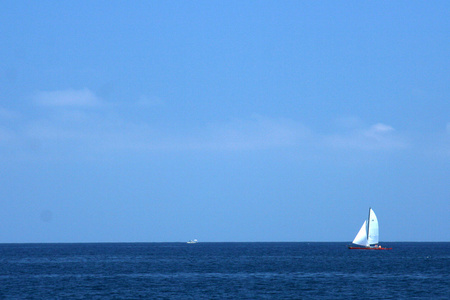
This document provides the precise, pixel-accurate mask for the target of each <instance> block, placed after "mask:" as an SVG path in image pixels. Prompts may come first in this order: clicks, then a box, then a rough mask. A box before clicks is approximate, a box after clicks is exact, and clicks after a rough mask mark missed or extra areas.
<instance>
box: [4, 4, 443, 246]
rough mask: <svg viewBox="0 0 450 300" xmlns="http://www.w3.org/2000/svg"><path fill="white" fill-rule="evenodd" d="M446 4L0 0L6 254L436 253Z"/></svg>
mask: <svg viewBox="0 0 450 300" xmlns="http://www.w3.org/2000/svg"><path fill="white" fill-rule="evenodd" d="M449 13H450V4H449V3H448V2H447V1H432V2H424V1H395V2H391V1H381V2H368V1H363V2H361V1H350V2H349V1H347V2H345V3H344V2H335V1H314V2H313V1H311V2H307V1H131V2H130V3H128V2H127V3H125V2H123V1H38V2H32V1H5V2H3V4H2V10H1V11H0V20H1V22H0V40H1V47H0V57H2V59H1V60H0V176H1V177H0V178H1V180H0V199H1V204H2V205H1V207H2V209H1V210H0V219H1V220H2V226H0V242H162V241H167V242H172V241H186V240H189V239H193V238H197V239H199V240H200V241H211V242H214V241H351V240H352V239H353V238H354V236H355V235H356V233H357V231H358V230H359V228H360V226H361V224H362V222H363V221H364V218H366V216H367V211H368V208H369V206H371V207H372V208H374V210H375V212H376V213H377V215H378V219H379V221H380V238H381V240H382V241H449V240H450V235H449V229H450V223H449V218H448V213H449V211H450V204H449V203H450V201H449V200H450V184H449V183H450V180H449V178H450V101H449V98H450V97H449V96H450V88H449V84H448V83H449V82H450V76H449V75H450V72H449V70H450V59H449V55H448V54H449V53H450V40H449V38H448V33H449V32H450V19H449V18H448V16H449Z"/></svg>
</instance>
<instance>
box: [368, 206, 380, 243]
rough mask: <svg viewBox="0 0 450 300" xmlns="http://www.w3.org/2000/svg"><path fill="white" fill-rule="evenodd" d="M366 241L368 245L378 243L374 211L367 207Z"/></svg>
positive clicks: (376, 220) (376, 221)
mask: <svg viewBox="0 0 450 300" xmlns="http://www.w3.org/2000/svg"><path fill="white" fill-rule="evenodd" d="M367 242H368V244H369V245H374V244H378V219H377V216H376V215H375V212H374V211H373V210H372V209H371V208H370V209H369V226H368V230H367Z"/></svg>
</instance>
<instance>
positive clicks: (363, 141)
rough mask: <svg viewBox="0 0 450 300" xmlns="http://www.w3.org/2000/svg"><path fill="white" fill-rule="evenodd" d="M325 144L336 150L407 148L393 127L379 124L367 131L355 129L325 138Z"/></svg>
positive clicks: (404, 141)
mask: <svg viewBox="0 0 450 300" xmlns="http://www.w3.org/2000/svg"><path fill="white" fill-rule="evenodd" d="M325 143H326V144H327V145H329V146H332V147H336V148H347V149H360V150H370V151H372V150H390V149H399V148H404V147H406V146H407V142H406V140H405V139H404V138H403V137H402V136H400V135H399V134H397V133H396V131H395V130H394V128H393V127H391V126H389V125H386V124H382V123H377V124H374V125H372V126H371V127H369V128H366V129H355V130H351V131H349V132H345V133H342V134H334V135H331V136H328V137H325Z"/></svg>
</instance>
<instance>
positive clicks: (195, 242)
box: [187, 239, 198, 244]
mask: <svg viewBox="0 0 450 300" xmlns="http://www.w3.org/2000/svg"><path fill="white" fill-rule="evenodd" d="M187 243H188V244H197V243H198V241H197V239H194V240H190V241H189V242H187Z"/></svg>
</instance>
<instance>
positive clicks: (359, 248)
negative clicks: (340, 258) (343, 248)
mask: <svg viewBox="0 0 450 300" xmlns="http://www.w3.org/2000/svg"><path fill="white" fill-rule="evenodd" d="M348 249H351V250H392V248H380V247H378V248H375V247H351V246H349V247H348Z"/></svg>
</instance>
